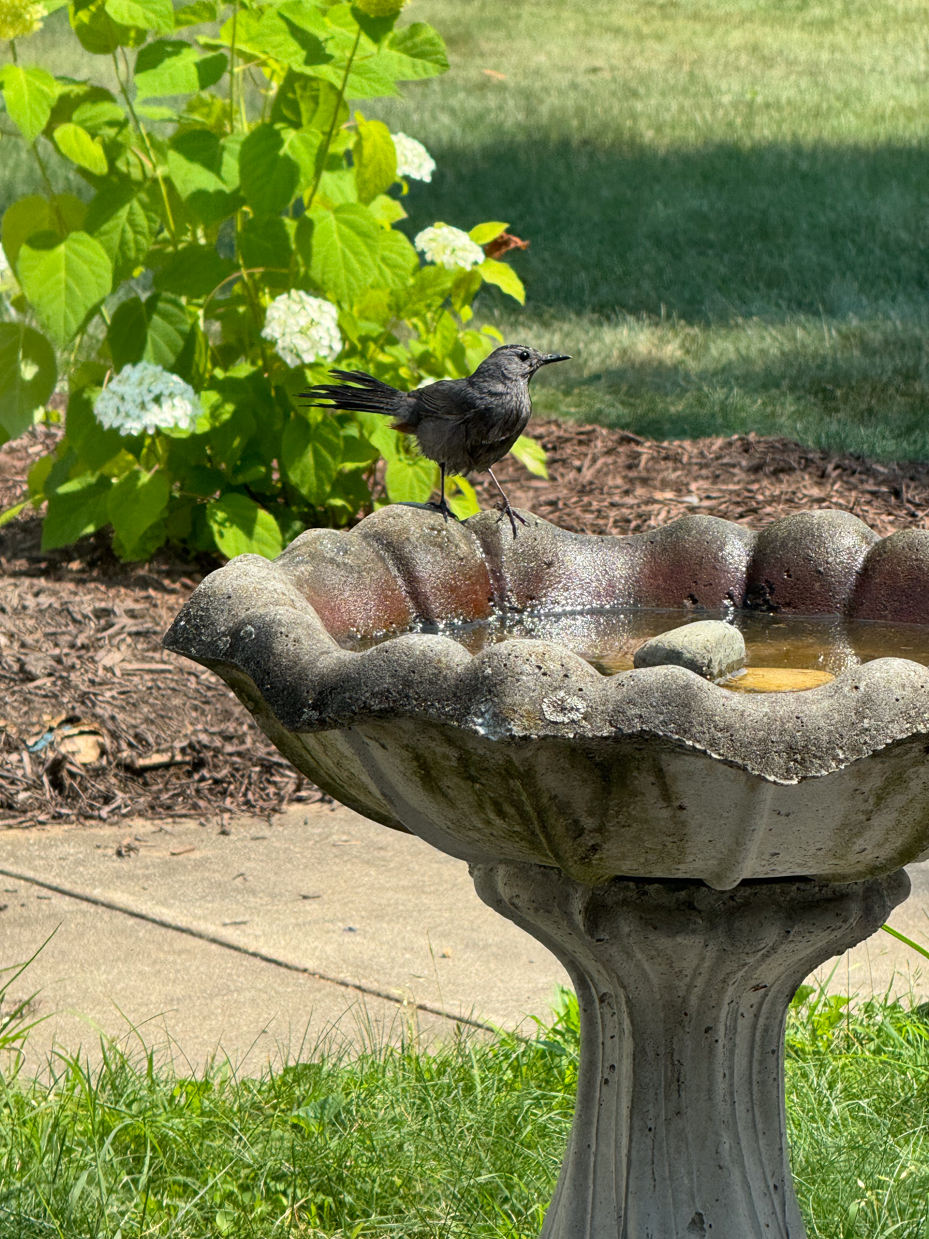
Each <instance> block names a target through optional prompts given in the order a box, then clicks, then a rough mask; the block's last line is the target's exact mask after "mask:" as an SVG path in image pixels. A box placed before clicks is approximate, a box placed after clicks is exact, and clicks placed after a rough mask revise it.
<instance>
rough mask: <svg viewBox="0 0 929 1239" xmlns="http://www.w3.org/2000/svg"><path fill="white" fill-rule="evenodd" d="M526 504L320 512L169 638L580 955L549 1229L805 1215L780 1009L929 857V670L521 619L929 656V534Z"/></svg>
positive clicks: (347, 785)
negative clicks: (600, 652) (694, 663)
mask: <svg viewBox="0 0 929 1239" xmlns="http://www.w3.org/2000/svg"><path fill="white" fill-rule="evenodd" d="M523 517H524V518H525V520H526V522H527V523H526V524H525V525H524V526H521V527H520V531H519V537H518V539H514V538H513V537H512V536H511V533H510V529H509V527H508V526H506V525H502V524H501V522H500V521H499V519H498V514H496V513H491V512H486V513H483V514H482V515H480V516H476V517H472V518H471V519H470V520H468V521H466V522H463V523H461V524H459V523H457V522H451V521H449V522H446V521H444V520H443V519H442V517H441V516H440V515H439V514H438V513H436V512H434V511H424V510H422V509H415V508H410V507H402V506H395V507H386V508H382V509H380V510H379V511H377V512H375V513H374V514H373V515H372V516H369V517H368V518H366V519H365V520H364V521H362V522H361V523H360V524H359V525H358V526H357V527H356V528H355V529H353V530H351V531H348V532H337V531H335V530H329V529H316V530H308V531H307V532H306V533H304V534H302V535H301V536H300V537H299V538H298V539H297V540H296V541H295V542H294V543H293V544H292V545H291V546H290V547H289V548H288V549H287V550H286V551H285V552H284V554H283V555H281V556H280V557H279V558H278V559H277V560H276V561H275V562H274V563H268V562H267V561H265V560H262V559H260V558H258V557H257V556H254V555H244V556H241V557H240V558H239V559H237V560H234V561H233V562H232V563H230V564H229V565H228V566H227V567H225V568H223V569H221V570H220V571H219V572H216V573H214V574H213V575H212V576H210V577H208V578H207V579H206V580H205V581H204V582H203V583H202V584H201V585H200V586H199V587H198V589H197V590H196V592H195V594H194V595H193V597H192V598H191V599H190V601H189V602H188V603H187V605H186V606H185V608H184V610H183V611H182V612H181V614H180V615H179V616H178V617H177V619H176V620H175V622H174V624H173V626H172V628H171V631H170V633H169V634H168V636H167V637H166V645H167V646H168V648H169V649H171V650H175V651H177V652H178V653H182V654H185V655H186V656H188V657H190V658H193V659H195V660H196V661H197V662H199V663H201V664H203V665H204V666H206V667H210V668H212V669H213V670H215V671H217V672H218V673H219V674H220V675H221V676H223V678H224V679H225V680H226V682H227V683H228V684H229V685H230V686H231V687H232V688H233V689H234V690H235V692H236V693H237V694H238V695H239V696H240V698H241V699H242V701H243V702H244V703H245V704H246V706H247V707H248V709H249V710H251V711H252V713H253V715H254V717H255V719H256V720H257V722H258V723H259V725H260V726H261V727H262V728H263V729H264V731H265V733H266V734H267V735H268V736H269V737H270V738H271V739H272V740H273V741H274V743H275V744H276V745H277V746H278V748H279V749H280V750H281V752H282V753H284V754H285V755H286V756H287V757H288V758H289V759H290V760H291V762H292V763H293V764H294V765H295V766H296V767H297V769H298V770H300V771H302V772H303V773H304V774H305V775H306V776H307V777H308V778H310V779H312V780H313V781H314V782H315V783H316V784H317V785H318V786H320V787H321V788H323V789H324V790H325V791H327V792H328V793H329V794H330V795H332V796H333V797H335V798H336V799H338V800H341V801H342V802H343V803H345V804H347V805H349V806H351V807H352V808H355V809H357V810H358V811H359V812H361V813H364V814H366V815H367V816H368V817H372V818H374V819H375V820H376V821H379V822H382V823H383V824H384V825H385V826H391V827H395V828H399V829H403V830H410V831H413V832H414V833H416V834H418V835H420V837H422V838H423V839H425V840H427V841H428V842H430V843H432V844H434V845H435V846H437V847H439V848H441V849H442V850H443V851H445V852H446V853H448V854H449V855H451V856H457V857H459V858H460V859H463V860H467V861H468V862H469V864H471V866H472V872H473V874H474V877H475V882H476V885H477V889H478V893H479V894H480V895H481V898H482V899H484V900H485V902H487V903H488V904H490V905H491V906H492V907H494V908H496V909H497V910H498V911H499V912H501V913H502V914H503V915H504V916H506V917H508V918H509V919H510V920H512V921H514V922H515V923H516V924H517V925H520V926H521V927H522V928H523V929H526V930H527V931H528V932H529V933H530V934H532V935H533V936H534V937H536V938H537V939H539V940H540V941H541V942H542V943H543V944H545V945H546V946H548V947H549V948H550V949H551V950H552V951H554V953H555V954H556V955H557V956H558V957H559V958H560V959H561V960H562V962H563V963H564V964H565V966H566V967H567V969H568V971H569V972H570V974H571V976H572V978H573V981H574V984H575V986H576V988H577V993H578V998H579V1001H580V1009H581V1065H580V1076H579V1089H578V1101H577V1112H576V1120H575V1124H574V1129H573V1132H572V1135H571V1140H570V1144H569V1148H568V1154H567V1158H566V1160H565V1167H564V1170H563V1171H562V1175H561V1179H560V1182H559V1185H558V1189H557V1192H556V1195H555V1199H554V1202H553V1203H552V1205H551V1207H550V1209H549V1212H548V1217H547V1221H546V1224H545V1231H544V1234H545V1237H546V1239H700V1236H703V1239H707V1237H709V1239H802V1235H803V1226H802V1223H801V1221H800V1214H799V1209H798V1207H797V1202H796V1198H795V1196H794V1193H793V1187H792V1183H791V1177H790V1169H789V1163H788V1154H787V1138H786V1132H785V1121H784V1096H783V1069H784V1048H783V1036H784V1025H785V1020H786V1014H787V1008H788V1005H789V1002H790V999H791V996H792V995H793V993H794V991H795V990H796V988H797V986H798V985H799V984H800V982H801V981H802V980H803V979H804V977H805V976H806V975H807V974H808V973H810V972H811V971H812V970H813V969H814V968H816V967H817V965H819V964H821V963H822V962H823V961H824V960H826V959H828V958H829V956H831V955H835V954H838V953H840V952H842V951H844V950H846V949H847V948H848V947H850V946H852V945H853V944H854V943H856V942H860V941H861V940H862V939H864V938H866V937H867V936H868V935H869V934H871V933H873V932H874V931H875V930H876V929H877V928H878V927H879V926H880V925H881V924H882V922H883V921H884V920H885V919H886V918H887V915H888V913H889V911H890V910H891V908H893V907H894V906H895V905H896V904H897V903H899V902H901V901H902V900H903V899H904V898H905V897H906V894H907V891H908V882H907V879H906V876H905V875H904V874H903V873H902V872H897V871H899V870H900V867H901V866H903V865H907V864H910V863H911V862H914V861H919V860H925V859H927V858H929V763H927V753H929V669H927V667H926V666H923V665H921V663H920V662H918V661H911V660H909V659H906V658H899V657H892V658H887V657H877V658H874V659H873V661H868V662H865V663H864V665H861V666H859V665H857V654H855V651H854V650H853V649H852V650H846V651H845V652H846V653H847V654H849V657H848V659H847V664H848V665H845V664H844V663H843V664H842V665H840V666H835V667H833V668H832V669H833V670H834V671H835V672H837V674H836V678H835V679H834V680H833V681H832V682H831V683H829V684H826V685H824V686H822V687H819V688H816V689H813V690H812V691H810V692H804V693H800V692H784V693H775V694H772V695H770V696H768V697H764V696H761V695H753V694H750V693H732V692H728V691H726V690H725V689H723V688H721V687H718V686H717V685H715V684H712V683H710V682H708V681H707V680H705V679H703V678H701V677H700V676H698V675H695V674H693V672H691V671H688V670H686V669H685V668H683V667H679V666H655V667H642V668H639V669H633V670H622V669H620V668H618V667H615V666H614V667H612V669H613V670H617V671H618V672H619V673H618V674H615V675H611V676H607V675H601V674H600V673H599V672H598V671H597V670H595V669H594V667H593V666H591V664H590V663H589V662H587V661H585V660H584V659H582V658H580V657H578V655H577V654H576V653H574V652H573V651H572V649H570V648H568V646H567V645H566V644H564V642H563V641H561V640H560V641H549V640H539V639H538V637H539V636H540V635H542V636H544V635H545V634H544V632H540V631H533V628H532V625H533V624H534V622H535V621H534V620H532V618H531V617H532V616H533V615H534V614H537V615H540V616H541V615H545V614H548V615H552V616H559V615H560V616H561V617H562V621H563V617H564V616H565V613H567V612H572V613H575V614H580V615H585V614H588V613H597V614H602V613H607V612H616V611H626V612H640V611H642V610H650V611H653V610H656V609H657V610H662V609H670V610H672V611H675V612H678V611H679V610H680V608H682V607H685V608H688V609H689V610H691V611H692V612H693V613H695V614H697V613H699V614H700V615H701V616H705V615H707V614H711V613H714V612H719V611H720V610H732V611H733V612H734V613H741V612H744V611H745V610H746V609H748V610H759V609H760V610H762V611H764V612H765V613H766V614H768V616H769V618H770V617H771V616H776V617H778V622H780V621H781V620H782V619H783V620H787V619H790V620H793V619H797V618H799V617H813V619H815V620H817V621H818V622H820V623H825V622H826V621H827V620H828V621H829V622H830V623H831V622H833V621H834V622H835V623H836V625H837V626H838V627H839V628H840V629H842V630H843V631H845V635H846V636H847V635H848V634H847V631H846V630H845V625H847V624H851V623H854V624H858V623H859V621H868V622H873V621H879V622H880V623H881V624H884V623H890V624H895V625H910V626H913V630H914V637H913V639H910V638H908V637H906V636H905V634H902V635H901V639H900V640H899V642H898V644H899V650H898V651H896V652H899V653H914V654H916V653H917V650H916V649H915V648H910V647H912V646H914V645H918V644H920V643H921V642H922V641H923V637H922V636H920V637H919V638H918V640H917V639H916V633H915V629H922V630H923V631H925V630H927V629H929V531H926V530H906V531H903V532H901V533H897V534H893V535H892V536H891V537H889V538H885V539H879V538H878V537H877V535H876V534H875V533H874V532H873V531H871V530H869V529H868V528H867V527H866V526H865V525H863V524H862V523H861V522H860V521H858V520H856V518H855V517H853V516H850V515H849V514H848V513H846V512H806V513H796V514H795V515H793V516H789V517H785V518H784V519H783V520H780V521H777V522H775V523H774V524H773V525H771V526H770V527H769V528H768V529H766V530H762V531H760V532H758V533H754V532H752V531H750V530H747V529H745V528H743V527H742V526H740V525H734V524H730V523H728V522H726V521H719V520H715V519H714V518H711V517H706V516H692V517H687V518H683V519H682V520H680V521H677V522H675V523H674V524H673V525H669V526H667V527H666V528H664V529H658V530H649V531H647V532H646V533H642V534H636V535H633V536H631V537H628V538H610V537H584V536H581V535H575V534H570V533H567V532H566V531H564V530H560V529H557V528H555V527H554V526H552V525H549V524H547V523H546V522H545V521H540V520H539V519H538V518H535V517H532V516H531V515H529V514H528V513H523ZM508 615H517V616H519V615H523V616H526V617H527V619H526V628H525V636H524V637H523V638H522V639H510V640H504V641H501V642H500V643H499V644H492V643H491V644H488V645H487V646H486V648H483V649H480V650H478V651H476V652H475V653H474V654H473V655H472V654H471V653H469V652H468V650H466V649H465V648H464V647H463V646H462V645H461V644H459V643H458V642H456V641H452V640H449V639H448V637H446V636H443V635H441V631H440V630H441V629H442V627H443V626H448V625H452V624H459V625H460V624H465V625H475V624H478V623H483V622H484V621H488V622H489V621H492V620H493V619H494V617H501V616H502V617H504V619H505V617H506V616H508ZM562 621H559V623H561V622H562ZM422 625H431V626H433V627H434V628H435V630H436V631H434V632H432V633H428V632H425V631H415V629H416V627H417V626H422ZM772 631H773V630H772ZM861 631H862V632H863V630H861ZM385 634H394V636H395V639H392V640H386V641H384V642H383V644H375V645H373V647H372V648H367V649H363V650H361V649H359V650H358V652H356V651H355V650H353V649H348V648H345V646H344V645H343V644H340V642H342V643H346V644H348V643H349V641H356V642H358V643H360V645H362V646H363V645H365V644H366V643H370V642H374V641H377V639H378V636H379V635H385ZM555 635H557V634H555ZM840 644H841V643H840ZM843 648H844V647H843ZM891 649H893V647H892V646H891ZM588 652H589V651H588ZM840 652H841V651H840ZM887 652H888V650H887V649H885V648H880V649H877V650H873V651H872V654H871V655H869V657H873V654H874V653H878V654H884V653H887ZM851 655H854V657H852V656H851ZM843 657H844V655H843ZM605 669H607V668H605ZM617 875H622V876H617ZM798 875H805V876H798Z"/></svg>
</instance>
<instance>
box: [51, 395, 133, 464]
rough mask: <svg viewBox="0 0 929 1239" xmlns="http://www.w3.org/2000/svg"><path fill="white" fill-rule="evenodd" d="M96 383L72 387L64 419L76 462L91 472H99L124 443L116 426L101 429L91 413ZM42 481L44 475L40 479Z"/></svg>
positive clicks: (68, 440) (69, 443) (67, 438)
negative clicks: (74, 388)
mask: <svg viewBox="0 0 929 1239" xmlns="http://www.w3.org/2000/svg"><path fill="white" fill-rule="evenodd" d="M99 391H100V389H99V388H98V387H89V388H88V387H82V388H78V390H77V391H72V393H71V395H70V397H69V399H68V413H67V417H66V419H65V429H66V442H67V444H68V446H69V447H70V448H73V449H74V453H75V455H76V456H77V463H78V465H79V466H81V467H83V468H84V469H85V470H88V471H90V472H92V473H97V472H99V471H100V470H101V469H102V468H103V466H104V465H105V464H106V463H107V461H109V460H112V459H113V457H114V456H116V455H117V454H118V453H119V452H120V451H121V450H123V447H124V439H123V436H122V435H121V434H120V433H119V431H118V430H112V429H111V430H104V428H103V427H102V426H101V425H100V423H99V422H98V421H97V419H96V418H95V417H94V401H95V400H96V398H97V396H98V395H99ZM42 480H43V484H44V482H45V480H46V479H42Z"/></svg>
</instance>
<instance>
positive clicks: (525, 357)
mask: <svg viewBox="0 0 929 1239" xmlns="http://www.w3.org/2000/svg"><path fill="white" fill-rule="evenodd" d="M519 360H520V361H528V360H529V354H528V353H527V352H526V350H525V349H524V348H523V349H520V350H519Z"/></svg>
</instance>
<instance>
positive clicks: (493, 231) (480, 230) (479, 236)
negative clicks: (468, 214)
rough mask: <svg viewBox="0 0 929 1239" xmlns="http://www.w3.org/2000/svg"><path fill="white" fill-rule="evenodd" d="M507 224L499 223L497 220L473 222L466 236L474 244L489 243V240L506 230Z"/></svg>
mask: <svg viewBox="0 0 929 1239" xmlns="http://www.w3.org/2000/svg"><path fill="white" fill-rule="evenodd" d="M509 226H510V225H509V224H501V223H500V222H499V220H494V221H492V222H490V223H487V224H475V225H474V227H473V228H472V229H471V231H470V232H469V233H468V236H469V237H470V238H471V240H472V241H473V242H474V244H475V245H489V244H490V242H491V241H493V240H495V239H496V238H497V237H499V235H500V233H501V232H506V230H507V228H509Z"/></svg>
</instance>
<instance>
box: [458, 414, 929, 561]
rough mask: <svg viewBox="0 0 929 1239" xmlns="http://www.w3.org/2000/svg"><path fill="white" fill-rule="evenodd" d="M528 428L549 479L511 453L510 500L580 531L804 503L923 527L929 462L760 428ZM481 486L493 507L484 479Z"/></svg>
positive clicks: (743, 514)
mask: <svg viewBox="0 0 929 1239" xmlns="http://www.w3.org/2000/svg"><path fill="white" fill-rule="evenodd" d="M531 429H532V433H533V436H534V437H535V438H537V439H538V440H539V441H540V442H541V443H542V445H543V447H544V448H545V450H546V451H547V452H548V470H549V474H550V480H549V481H544V480H542V479H537V478H530V477H528V475H527V474H526V471H525V469H523V468H522V466H521V465H519V464H518V463H517V462H516V461H514V460H513V459H512V457H508V458H507V459H506V460H504V461H501V463H500V465H499V466H497V467H496V468H495V470H494V472H495V473H496V475H497V478H498V479H499V480H500V482H502V483H503V486H504V488H505V490H506V491H507V494H508V495H509V497H510V500H511V502H512V503H513V504H514V505H515V506H517V507H522V508H528V509H530V510H531V511H533V512H535V513H536V514H537V515H538V516H544V517H545V519H546V520H549V521H552V522H553V523H554V524H556V525H561V526H562V527H563V528H565V529H571V530H574V531H575V532H577V533H600V534H627V533H639V532H641V531H642V530H644V529H652V528H654V527H655V526H657V525H666V524H667V523H668V522H669V521H673V520H676V519H677V518H678V517H679V516H684V515H686V514H687V513H688V512H701V513H703V514H704V515H707V516H721V517H724V518H725V519H726V520H730V521H739V522H740V523H741V524H743V525H748V526H749V527H750V528H752V529H761V528H763V527H764V526H765V525H768V524H770V523H771V521H773V520H777V519H778V517H781V516H787V515H788V514H789V513H791V512H797V511H800V510H802V509H804V508H841V509H843V510H844V511H847V512H852V513H854V515H855V516H857V517H859V518H860V519H861V520H863V521H864V522H865V524H867V525H870V526H871V528H872V529H874V530H875V531H876V532H877V533H879V534H881V535H882V536H886V535H887V534H890V533H893V532H894V531H895V530H897V529H909V528H912V527H917V528H929V463H927V464H923V463H921V462H907V463H904V464H899V465H892V464H878V463H877V462H875V461H870V460H864V459H862V458H861V457H857V456H845V455H837V454H835V453H831V452H822V451H818V450H816V449H815V448H806V447H801V446H800V445H799V444H797V443H793V442H791V441H790V440H789V439H763V438H759V437H758V436H757V435H733V436H732V437H731V438H727V439H723V438H719V439H693V440H681V441H679V442H673V443H656V442H653V441H652V440H650V439H640V438H639V437H638V436H637V435H632V434H629V433H628V432H626V431H623V430H606V429H604V428H603V427H602V426H577V425H574V424H573V423H571V422H536V423H534V424H533V426H532V427H531ZM477 489H478V495H479V498H480V501H481V504H482V505H483V506H487V507H492V506H494V505H495V503H496V496H497V492H496V491H495V489H494V487H493V484H492V483H490V481H489V479H484V480H482V481H481V482H480V484H479V485H478V488H477Z"/></svg>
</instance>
